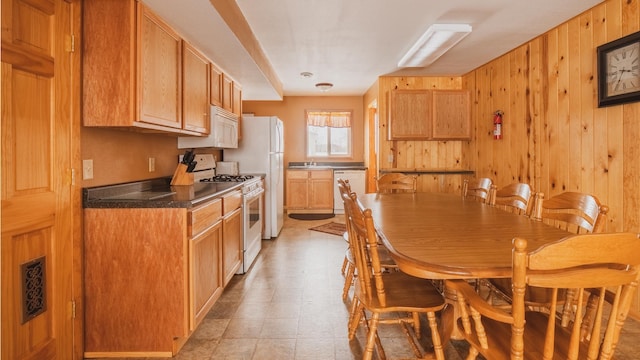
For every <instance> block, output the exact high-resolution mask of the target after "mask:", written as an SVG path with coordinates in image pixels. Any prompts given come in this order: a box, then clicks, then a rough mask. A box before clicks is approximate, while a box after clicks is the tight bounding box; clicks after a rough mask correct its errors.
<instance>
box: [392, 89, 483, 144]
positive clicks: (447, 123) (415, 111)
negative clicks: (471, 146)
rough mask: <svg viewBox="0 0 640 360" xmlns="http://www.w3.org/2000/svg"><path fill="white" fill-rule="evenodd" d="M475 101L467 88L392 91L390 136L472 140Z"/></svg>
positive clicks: (408, 138) (401, 138)
mask: <svg viewBox="0 0 640 360" xmlns="http://www.w3.org/2000/svg"><path fill="white" fill-rule="evenodd" d="M470 138H471V104H470V93H469V91H467V90H404V89H396V90H393V91H391V93H390V96H389V133H388V139H389V140H468V139H470Z"/></svg>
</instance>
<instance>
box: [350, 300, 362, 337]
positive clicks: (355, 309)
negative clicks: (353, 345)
mask: <svg viewBox="0 0 640 360" xmlns="http://www.w3.org/2000/svg"><path fill="white" fill-rule="evenodd" d="M363 311H364V306H362V304H360V300H358V298H357V297H354V298H353V301H352V302H351V311H350V313H349V340H352V339H353V337H354V336H355V335H356V330H358V325H359V324H360V319H361V317H362V312H363ZM365 320H366V318H365Z"/></svg>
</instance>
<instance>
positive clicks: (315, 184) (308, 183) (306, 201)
mask: <svg viewBox="0 0 640 360" xmlns="http://www.w3.org/2000/svg"><path fill="white" fill-rule="evenodd" d="M286 187H287V191H286V199H287V211H288V212H301V213H314V212H317V213H326V212H333V170H326V169H323V170H288V171H287V179H286Z"/></svg>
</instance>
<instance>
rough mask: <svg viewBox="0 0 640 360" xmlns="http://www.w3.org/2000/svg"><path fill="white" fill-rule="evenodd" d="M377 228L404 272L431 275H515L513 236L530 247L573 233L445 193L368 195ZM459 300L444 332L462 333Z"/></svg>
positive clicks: (364, 199)
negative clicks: (460, 330) (459, 319)
mask: <svg viewBox="0 0 640 360" xmlns="http://www.w3.org/2000/svg"><path fill="white" fill-rule="evenodd" d="M358 201H359V202H360V204H361V206H362V207H363V208H366V209H371V212H372V217H373V220H374V224H375V227H376V231H377V232H378V235H379V236H380V238H381V240H382V243H383V244H384V245H385V247H387V248H388V249H389V252H390V254H391V256H392V257H393V259H394V260H395V261H396V263H397V264H398V267H399V268H400V270H401V271H403V272H405V273H407V274H410V275H413V276H417V277H421V278H427V279H434V280H435V279H470V280H471V279H482V278H485V279H486V278H510V277H511V250H512V240H513V239H514V238H515V237H521V238H524V239H526V240H527V243H528V248H529V249H536V248H538V247H540V246H542V245H544V244H547V243H550V242H554V241H557V240H559V239H562V238H564V237H566V236H569V235H571V234H570V233H569V232H567V231H565V230H561V229H558V228H555V227H552V226H549V225H546V224H544V223H543V222H541V221H536V220H532V219H530V218H528V217H526V216H523V215H516V214H512V213H509V212H506V211H503V210H501V209H498V208H496V207H493V206H491V205H488V204H483V203H480V202H478V201H475V200H472V199H463V198H462V196H460V195H455V194H444V193H397V194H376V193H372V194H362V195H359V196H358ZM444 292H445V297H446V298H447V300H448V301H449V302H450V303H451V304H452V305H453V306H449V307H448V308H447V309H445V311H444V312H443V314H442V317H443V319H445V321H443V325H444V327H445V329H444V331H443V337H444V338H445V339H446V338H448V337H452V338H455V339H457V338H461V336H460V335H459V333H458V329H457V328H456V326H455V319H456V318H457V317H458V316H457V306H456V305H457V304H456V302H455V294H452V293H450V292H447V289H444Z"/></svg>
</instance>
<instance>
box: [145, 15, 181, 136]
mask: <svg viewBox="0 0 640 360" xmlns="http://www.w3.org/2000/svg"><path fill="white" fill-rule="evenodd" d="M138 4H139V5H138V24H139V29H138V54H139V56H138V68H137V70H138V84H139V86H138V104H139V114H138V121H141V122H146V123H151V124H156V125H164V126H169V127H175V128H178V129H179V128H182V91H181V85H182V83H181V80H182V79H181V65H182V43H181V41H182V40H181V38H180V36H179V35H178V34H177V33H176V32H174V31H173V30H172V29H171V28H170V27H169V26H168V25H166V24H165V23H164V22H163V21H162V20H161V19H160V18H159V17H157V16H156V15H155V14H153V13H152V12H151V11H149V9H148V8H147V7H145V6H143V5H142V3H138Z"/></svg>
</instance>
